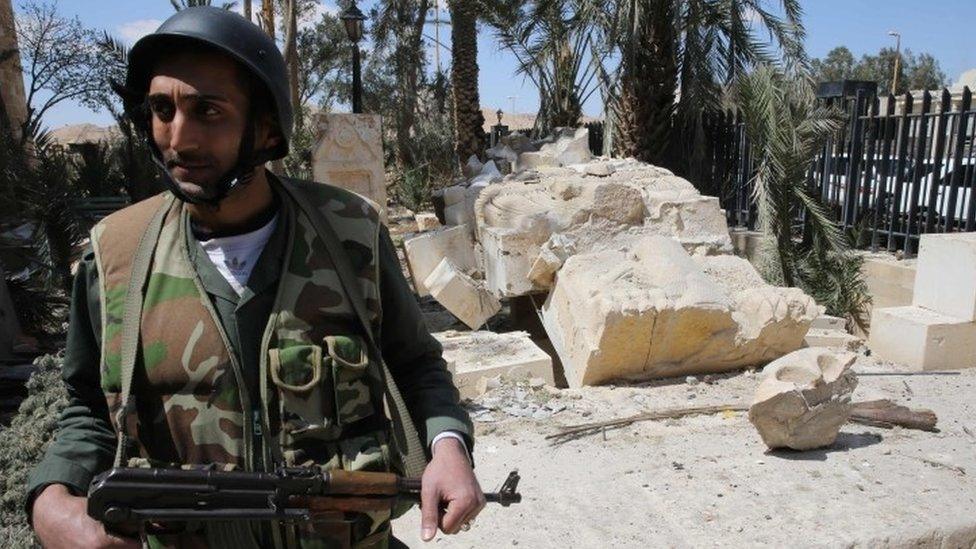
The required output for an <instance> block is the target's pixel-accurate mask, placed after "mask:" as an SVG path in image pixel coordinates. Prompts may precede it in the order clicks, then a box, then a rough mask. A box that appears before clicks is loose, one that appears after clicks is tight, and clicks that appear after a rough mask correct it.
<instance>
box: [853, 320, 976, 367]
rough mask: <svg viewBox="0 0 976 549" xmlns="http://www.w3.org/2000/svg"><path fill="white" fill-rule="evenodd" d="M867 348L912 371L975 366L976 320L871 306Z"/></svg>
mask: <svg viewBox="0 0 976 549" xmlns="http://www.w3.org/2000/svg"><path fill="white" fill-rule="evenodd" d="M868 347H869V348H870V349H871V352H872V353H875V354H876V355H877V356H878V357H879V358H883V359H885V360H890V361H892V362H895V363H898V364H901V365H904V366H907V367H908V368H909V369H912V370H957V369H962V368H972V367H976V322H971V321H966V320H960V319H958V318H953V317H950V316H947V315H943V314H940V313H937V312H935V311H930V310H928V309H923V308H922V307H916V306H906V307H887V308H882V309H875V310H874V313H873V315H872V318H871V336H870V339H869V340H868Z"/></svg>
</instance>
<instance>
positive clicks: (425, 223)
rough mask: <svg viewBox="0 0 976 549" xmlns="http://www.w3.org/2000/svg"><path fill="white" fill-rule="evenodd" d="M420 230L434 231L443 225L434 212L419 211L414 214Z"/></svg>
mask: <svg viewBox="0 0 976 549" xmlns="http://www.w3.org/2000/svg"><path fill="white" fill-rule="evenodd" d="M414 220H415V221H416V222H417V230H418V231H421V232H423V231H432V230H434V229H436V228H438V227H440V226H441V222H440V221H439V220H438V219H437V216H436V215H434V214H432V213H419V214H416V215H415V216H414Z"/></svg>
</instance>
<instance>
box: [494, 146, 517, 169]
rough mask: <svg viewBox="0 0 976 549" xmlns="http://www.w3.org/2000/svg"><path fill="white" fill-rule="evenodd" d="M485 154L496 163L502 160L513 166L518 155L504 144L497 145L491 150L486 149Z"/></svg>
mask: <svg viewBox="0 0 976 549" xmlns="http://www.w3.org/2000/svg"><path fill="white" fill-rule="evenodd" d="M486 153H487V155H488V158H490V159H492V160H495V161H496V162H497V161H499V160H504V161H506V162H508V163H509V164H515V162H516V161H517V160H518V153H517V152H515V150H514V149H512V148H511V147H509V146H508V145H506V144H504V143H498V144H497V145H495V146H494V147H493V148H491V149H488V150H487V151H486Z"/></svg>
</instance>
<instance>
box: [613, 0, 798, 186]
mask: <svg viewBox="0 0 976 549" xmlns="http://www.w3.org/2000/svg"><path fill="white" fill-rule="evenodd" d="M769 3H770V2H769V1H768V0H738V1H722V2H716V1H714V0H647V1H639V0H617V1H616V2H609V3H606V2H596V5H601V6H603V10H602V11H600V12H596V11H594V13H599V18H598V19H597V20H596V23H595V24H600V25H602V26H604V27H605V28H606V36H607V40H608V42H609V43H608V48H610V49H612V50H613V51H615V52H617V53H619V58H620V63H619V65H618V66H617V67H616V68H615V70H614V71H612V72H611V71H608V74H609V75H610V76H609V78H610V81H609V82H607V83H606V86H607V88H609V89H610V90H611V93H610V98H609V99H610V100H609V101H608V103H609V107H610V110H611V111H612V112H613V113H614V114H615V115H616V123H617V131H618V135H617V137H618V139H619V141H620V145H621V150H620V151H619V152H620V153H621V154H623V155H626V156H635V157H637V158H640V159H642V160H646V161H651V162H657V161H662V160H663V156H664V154H665V151H667V154H668V156H669V159H668V163H669V164H671V165H672V166H674V164H677V166H674V167H677V168H679V171H681V172H683V173H684V175H687V176H689V177H691V178H692V180H695V179H696V177H695V175H696V174H695V166H698V165H700V164H701V161H700V160H701V159H700V157H699V154H700V152H701V147H700V144H701V139H702V131H703V129H702V118H703V116H704V115H705V114H706V113H708V112H713V111H715V110H717V109H718V108H719V107H720V106H721V104H722V100H723V97H724V96H725V91H726V90H727V89H728V87H729V86H730V85H732V83H734V82H735V80H736V78H737V77H738V76H740V75H742V74H744V73H745V71H746V70H747V69H748V68H749V67H752V66H755V65H756V64H758V63H777V64H782V65H784V66H786V67H795V66H803V65H804V64H805V63H806V58H805V54H804V53H803V37H804V30H803V25H802V23H801V16H802V10H801V9H800V6H799V2H798V0H778V2H776V4H777V5H778V10H777V11H779V12H782V15H777V14H776V13H774V12H773V11H770V10H769V9H767V4H769ZM672 114H674V115H676V116H672Z"/></svg>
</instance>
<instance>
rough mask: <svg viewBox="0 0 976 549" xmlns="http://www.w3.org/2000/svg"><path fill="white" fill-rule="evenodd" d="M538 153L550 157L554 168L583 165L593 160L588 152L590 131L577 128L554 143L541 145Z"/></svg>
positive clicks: (591, 154)
mask: <svg viewBox="0 0 976 549" xmlns="http://www.w3.org/2000/svg"><path fill="white" fill-rule="evenodd" d="M539 152H540V153H542V154H543V155H547V156H550V157H552V158H553V159H554V160H555V165H556V166H570V165H573V164H583V163H585V162H589V161H590V160H592V159H593V153H591V152H590V130H589V129H588V128H578V129H576V130H575V131H573V130H570V131H569V132H565V134H564V135H563V136H561V137H559V138H558V139H557V140H556V142H555V143H549V144H546V145H543V146H542V148H541V149H539Z"/></svg>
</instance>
